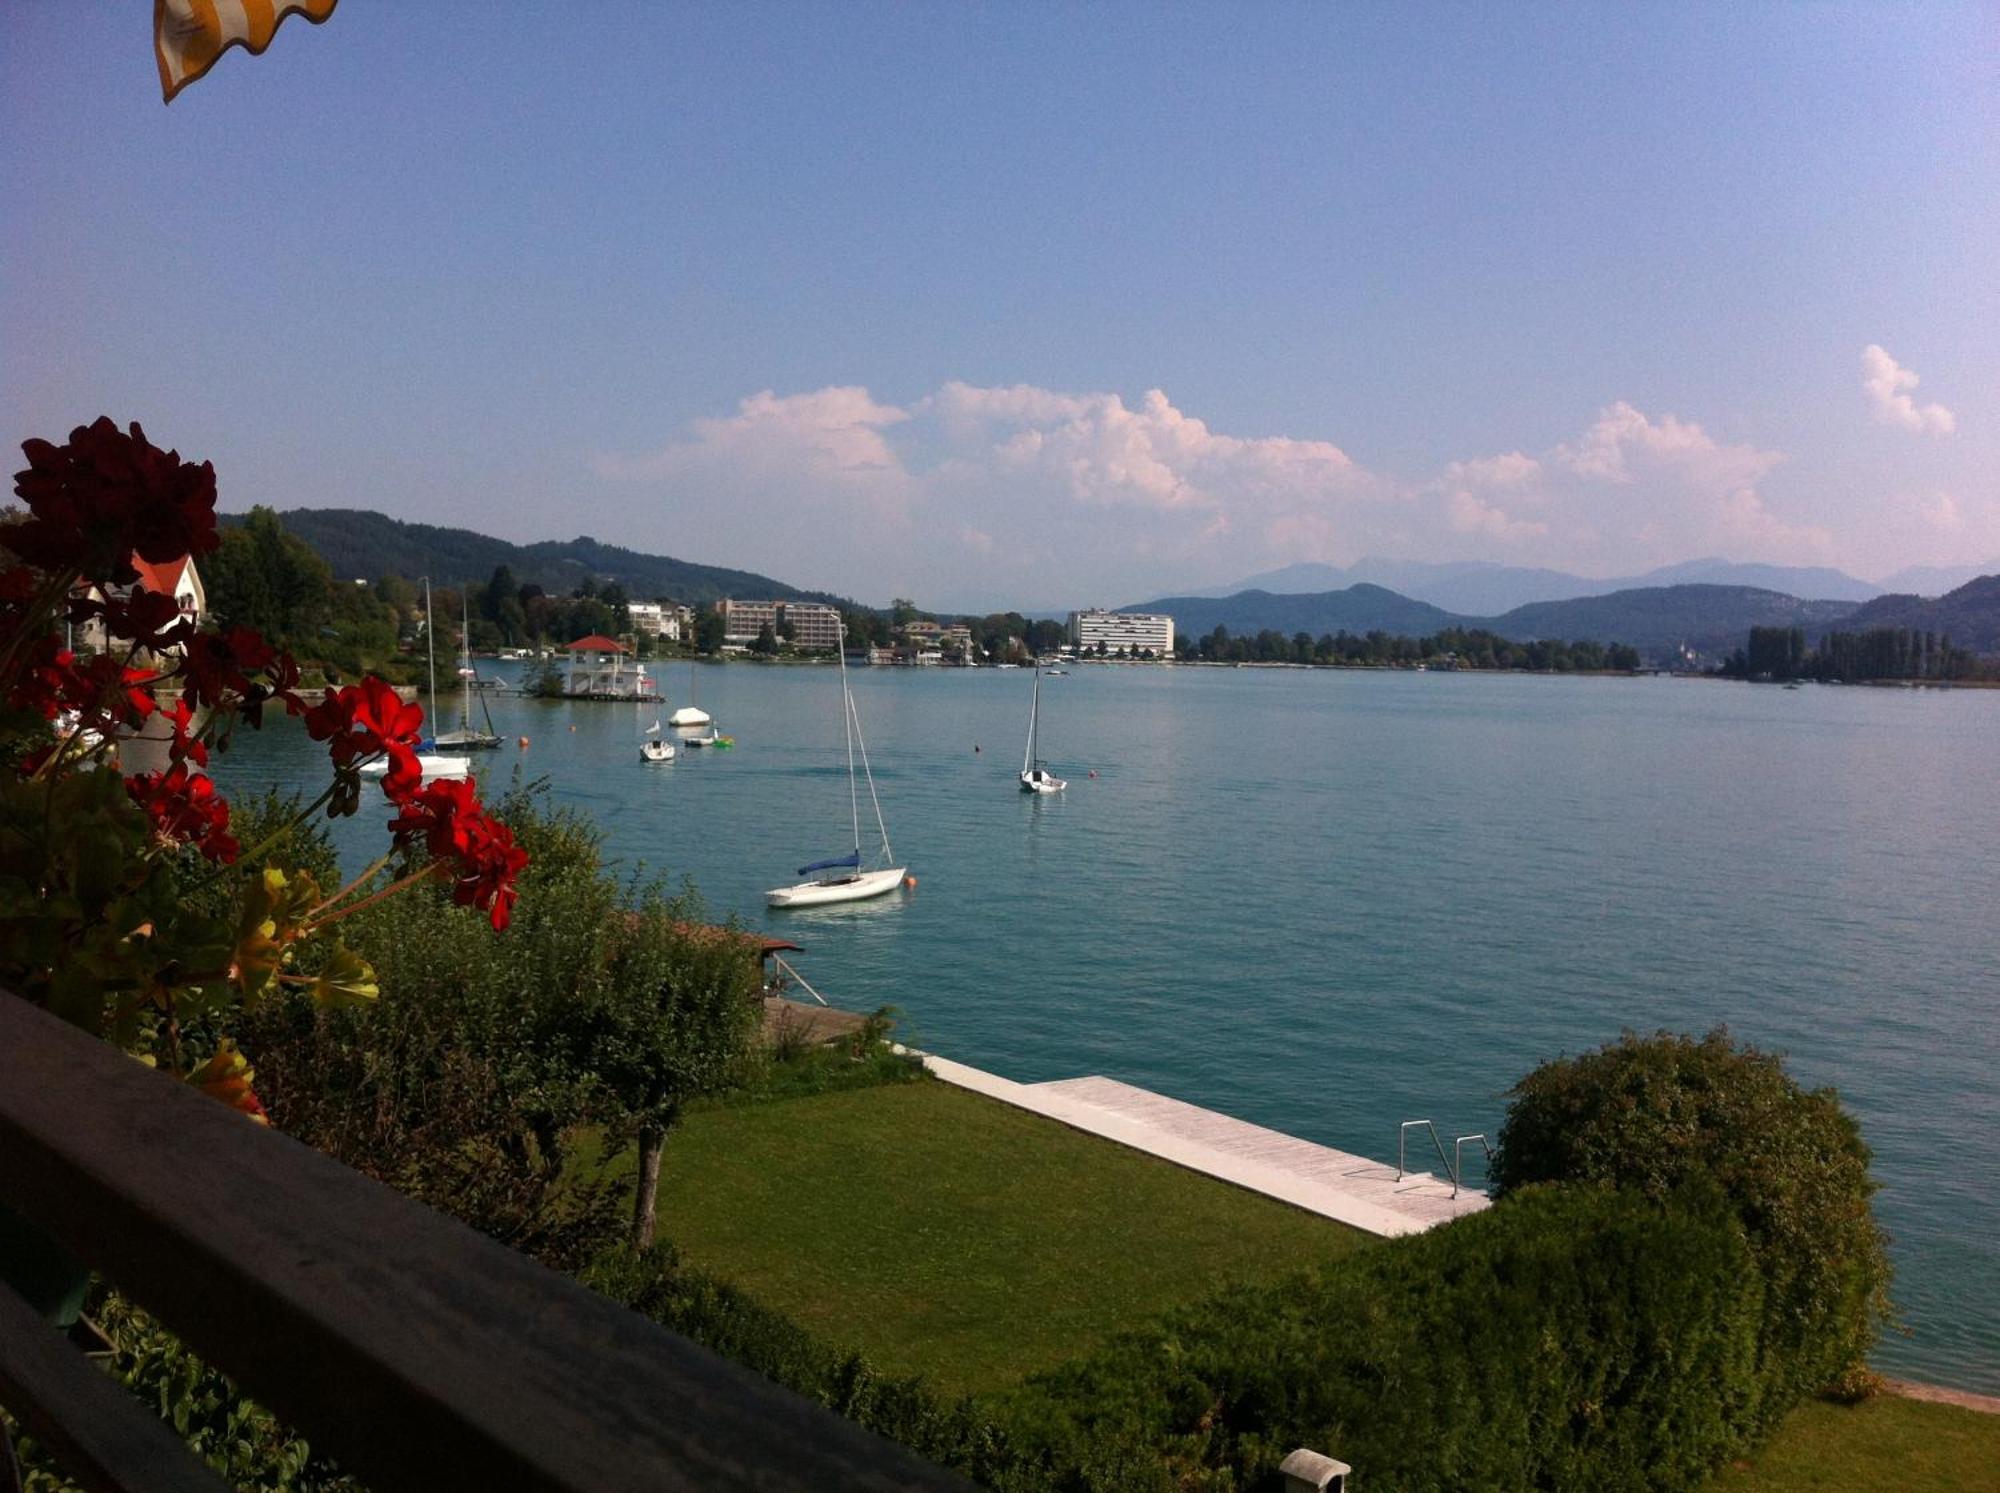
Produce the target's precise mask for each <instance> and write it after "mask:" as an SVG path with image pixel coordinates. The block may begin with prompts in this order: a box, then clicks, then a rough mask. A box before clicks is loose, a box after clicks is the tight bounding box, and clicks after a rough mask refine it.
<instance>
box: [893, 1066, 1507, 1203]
mask: <svg viewBox="0 0 2000 1493" xmlns="http://www.w3.org/2000/svg"><path fill="white" fill-rule="evenodd" d="M924 1066H925V1067H927V1068H929V1069H930V1071H931V1072H932V1073H933V1074H935V1075H936V1076H937V1077H939V1078H940V1079H942V1080H944V1081H945V1082H946V1083H949V1084H954V1085H956V1086H958V1087H959V1088H962V1089H970V1090H972V1091H973V1092H974V1093H978V1094H984V1095H986V1096H987V1097H988V1098H991V1099H997V1100H999V1101H1001V1102H1002V1103H1003V1104H1012V1105H1015V1106H1016V1107H1018V1108H1020V1109H1025V1110H1029V1111H1032V1112H1033V1113H1035V1114H1038V1115H1043V1116H1045V1117H1046V1118H1048V1119H1051V1120H1057V1121H1060V1122H1061V1123H1062V1124H1065V1125H1068V1126H1070V1127H1072V1128H1073V1129H1077V1130H1082V1131H1085V1132H1087V1133H1089V1134H1091V1135H1096V1136H1101V1137H1103V1138H1104V1139H1105V1140H1110V1141H1116V1142H1118V1143H1119V1144H1120V1145H1125V1146H1131V1147H1133V1148H1134V1149H1135V1150H1140V1151H1144V1152H1146V1153H1147V1154H1148V1155H1151V1156H1158V1157H1160V1158H1161V1159H1162V1160H1165V1161H1171V1162H1173V1163H1174V1164H1175V1165H1177V1166H1184V1167H1187V1168H1188V1169H1189V1170H1191V1171H1197V1172H1202V1173H1204V1174H1206V1175H1208V1176H1211V1177H1216V1178H1219V1179H1220V1180H1222V1181H1224V1182H1231V1183H1234V1184H1235V1185H1236V1186H1238V1187H1243V1188H1247V1189H1249V1190H1250V1191H1252V1192H1261V1193H1263V1194H1264V1195H1265V1196H1266V1197H1273V1198H1277V1199H1278V1200H1279V1201H1281V1202H1286V1203H1290V1204H1292V1205H1293V1206H1294V1207H1298V1208H1303V1209H1305V1210H1306V1211H1307V1212H1309V1213H1317V1214H1320V1215H1321V1216H1322V1217H1325V1218H1331V1219H1335V1220H1337V1221H1338V1222H1340V1223H1344V1224H1348V1225H1350V1226H1351V1227H1353V1228H1357V1229H1361V1230H1362V1231H1364V1232H1366V1233H1370V1234H1379V1235H1383V1236H1385V1237H1389V1236H1395V1235H1401V1234H1419V1233H1422V1232H1423V1231H1424V1230H1425V1229H1429V1228H1435V1227H1436V1226H1437V1225H1438V1224H1441V1223H1449V1222H1450V1221H1451V1220H1452V1219H1454V1218H1460V1217H1463V1216H1464V1215H1465V1214H1467V1213H1476V1212H1478V1211H1479V1210H1480V1209H1482V1208H1485V1207H1488V1206H1490V1200H1489V1199H1488V1198H1487V1196H1486V1194H1485V1192H1484V1191H1482V1190H1480V1189H1478V1188H1473V1187H1461V1188H1460V1189H1458V1196H1456V1197H1453V1196H1452V1185H1451V1179H1450V1178H1449V1177H1437V1176H1435V1175H1433V1174H1432V1173H1430V1172H1409V1173H1406V1174H1405V1175H1404V1176H1403V1177H1402V1178H1401V1179H1400V1180H1399V1179H1398V1178H1397V1176H1396V1168H1395V1167H1394V1166H1393V1165H1391V1164H1389V1163H1386V1162H1381V1161H1371V1160H1370V1159H1369V1158H1367V1157H1365V1156H1356V1155H1353V1154H1351V1153H1349V1152H1346V1151H1336V1150H1334V1149H1333V1148H1332V1147H1331V1146H1322V1145H1317V1144H1315V1143H1314V1142H1312V1141H1308V1140H1300V1139H1299V1138H1298V1137H1297V1136H1294V1135H1285V1134H1283V1133H1282V1132H1280V1131H1276V1130H1267V1129H1265V1128H1264V1127H1263V1126H1261V1125H1252V1124H1250V1123H1249V1122H1247V1121H1244V1120H1238V1119H1232V1118H1231V1117H1230V1116H1228V1115H1223V1114H1217V1113H1216V1112H1215V1111H1214V1110H1208V1109H1202V1108H1201V1107H1200V1106H1198V1105H1194V1104H1186V1103H1183V1102H1182V1101H1181V1100H1179V1099H1170V1098H1168V1097H1167V1096H1166V1095H1164V1094H1155V1093H1152V1092H1151V1091H1149V1090H1147V1089H1140V1088H1134V1087H1133V1086H1132V1085H1131V1084H1127V1083H1120V1082H1118V1081H1117V1080H1116V1079H1111V1078H1100V1077H1090V1078H1067V1079H1061V1080H1058V1081H1057V1082H1054V1083H1035V1084H1023V1083H1015V1082H1014V1081H1013V1080H1011V1079H1006V1078H1001V1077H999V1076H998V1075H997V1074H992V1073H985V1072H982V1071H981V1070H979V1069H977V1068H968V1067H967V1066H966V1065H965V1064H963V1063H954V1062H951V1061H949V1060H948V1059H945V1058H939V1057H931V1056H928V1055H926V1057H925V1058H924Z"/></svg>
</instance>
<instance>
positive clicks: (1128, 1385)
mask: <svg viewBox="0 0 2000 1493" xmlns="http://www.w3.org/2000/svg"><path fill="white" fill-rule="evenodd" d="M1761 1307H1762V1284H1761V1282H1760V1280H1759V1278H1758V1276H1757V1273H1756V1272H1755V1270H1754V1269H1752V1268H1750V1263H1749V1256H1748V1251H1747V1248H1746V1246H1745V1243H1744V1240H1743V1237H1742V1231H1741V1228H1740V1227H1739V1226H1738V1225H1737V1223H1736V1222H1735V1220H1734V1218H1733V1217H1732V1216H1731V1215H1730V1214H1729V1212H1728V1209H1727V1207H1726V1205H1724V1204H1723V1203H1722V1201H1721V1200H1720V1199H1719V1198H1718V1197H1717V1196H1715V1195H1714V1194H1713V1193H1712V1192H1709V1193H1706V1194H1703V1193H1700V1192H1691V1193H1689V1194H1685V1195H1682V1196H1678V1197H1676V1198H1674V1199H1672V1200H1671V1201H1670V1202H1669V1204H1668V1205H1667V1206H1664V1207H1662V1206H1661V1205H1659V1204H1655V1203H1653V1202H1650V1201H1648V1200H1647V1199H1645V1198H1642V1197H1640V1196H1638V1195H1637V1194H1635V1193H1621V1192H1614V1191H1610V1190H1596V1189H1572V1188H1547V1189H1530V1190H1528V1191H1526V1192H1524V1193H1522V1194H1521V1195H1520V1196H1519V1197H1518V1198H1516V1199H1515V1200H1514V1201H1513V1202H1511V1203H1510V1204H1509V1205H1507V1206H1506V1207H1501V1208H1494V1209H1491V1210H1489V1211H1487V1212H1484V1213H1481V1214H1476V1215H1474V1216H1472V1217H1469V1218H1465V1219H1462V1220H1460V1221H1458V1222H1456V1223H1454V1224H1452V1225H1450V1226H1449V1227H1448V1228H1443V1229H1438V1230H1435V1231H1433V1232H1431V1233H1428V1234H1424V1235H1422V1236H1419V1237H1417V1238H1414V1239H1409V1240H1404V1241H1400V1242H1398V1243H1395V1244H1388V1245H1382V1246H1379V1247H1376V1248H1373V1249H1367V1250H1362V1251H1360V1252H1359V1253H1357V1254H1353V1255H1348V1256H1345V1257H1343V1258H1341V1259H1340V1260H1337V1261H1334V1262H1332V1263H1330V1264H1328V1265H1326V1266H1324V1267H1322V1268H1320V1269H1319V1270H1317V1271H1315V1272H1313V1273H1310V1274H1305V1275H1300V1276H1296V1277H1294V1278H1292V1279H1290V1280H1288V1281H1284V1282H1280V1283H1277V1284H1274V1285H1269V1286H1261V1287H1254V1288H1238V1289H1233V1290H1229V1291H1226V1292H1224V1293H1222V1294H1221V1295H1218V1296H1216V1297H1214V1298H1212V1299H1210V1300H1209V1301H1206V1302H1203V1303H1201V1304H1199V1305H1196V1306H1193V1307H1189V1308H1185V1309H1182V1310H1180V1311H1176V1312H1173V1313H1171V1314H1169V1315H1168V1316H1166V1317H1165V1318H1163V1319H1162V1320H1161V1321H1160V1322H1158V1323H1157V1324H1155V1325H1153V1326H1150V1327H1148V1328H1146V1329H1144V1330H1142V1331H1138V1332H1134V1333H1129V1334H1126V1335H1123V1336H1121V1337H1120V1338H1118V1339H1116V1340H1114V1341H1113V1342H1112V1343H1111V1344H1109V1345H1107V1346H1106V1347H1105V1348H1103V1349H1102V1350H1100V1351H1098V1352H1096V1353H1093V1354H1091V1355H1088V1356H1087V1357H1085V1358H1083V1359H1081V1360H1079V1361H1078V1362H1076V1363H1074V1364H1070V1365H1067V1366H1064V1367H1062V1368H1059V1369H1056V1370H1053V1371H1051V1372H1049V1373H1046V1374H1042V1375H1039V1376H1037V1377H1035V1378H1034V1379H1031V1380H1030V1381H1029V1382H1028V1383H1027V1384H1026V1385H1025V1386H1023V1387H1022V1388H1021V1389H1019V1390H1017V1391H1015V1392H1014V1393H1013V1394H1012V1395H1011V1396H1010V1397H1009V1399H1008V1401H1006V1402H1005V1403H1004V1404H1003V1406H1002V1407H1001V1414H1002V1419H1003V1421H1005V1422H1006V1423H1009V1424H1011V1425H1012V1426H1013V1427H1014V1429H1015V1432H1016V1436H1017V1438H1019V1439H1020V1440H1021V1441H1022V1442H1023V1443H1024V1446H1023V1449H1022V1451H1021V1453H1019V1455H1022V1456H1027V1455H1029V1454H1033V1453H1038V1454H1039V1455H1040V1456H1041V1457H1042V1458H1043V1459H1044V1460H1045V1461H1046V1464H1047V1465H1049V1466H1051V1467H1053V1468H1057V1469H1060V1471H1059V1475H1058V1476H1057V1478H1056V1484H1055V1485H1056V1486H1059V1487H1062V1488H1065V1489H1076V1490H1103V1493H1111V1490H1113V1489H1116V1490H1120V1493H1126V1490H1144V1489H1157V1490H1162V1493H1164V1490H1169V1489H1172V1490H1191V1489H1203V1490H1225V1489H1239V1488H1240V1489H1249V1488H1263V1487H1268V1486H1271V1484H1272V1483H1273V1481H1274V1479H1275V1470H1276V1467H1277V1465H1278V1463H1279V1461H1280V1460H1282V1458H1283V1457H1284V1456H1285V1454H1286V1453H1287V1452H1288V1451H1290V1450H1291V1449H1292V1448H1293V1447H1297V1446H1310V1447H1314V1448H1317V1449H1318V1450H1321V1451H1324V1452H1327V1453H1328V1454H1330V1455H1333V1456H1337V1457H1339V1458H1341V1459H1342V1460H1344V1461H1347V1462H1350V1463H1352V1464H1353V1465H1354V1467H1355V1468H1356V1469H1357V1475H1359V1476H1364V1477H1365V1478H1366V1481H1367V1485H1368V1487H1369V1488H1370V1489H1371V1490H1381V1493H1388V1490H1393V1489H1439V1488H1487V1487H1490V1488H1544V1489H1559V1490H1566V1489H1575V1490H1586V1489H1589V1490H1595V1489H1602V1488H1662V1489H1664V1488H1686V1487H1692V1486H1695V1485H1697V1484H1698V1483H1699V1482H1700V1481H1701V1480H1702V1479H1703V1478H1705V1477H1706V1475H1707V1474H1708V1472H1709V1471H1710V1470H1711V1469H1712V1468H1714V1467H1715V1466H1716V1465H1717V1463H1719V1462H1720V1461H1722V1460H1723V1459H1724V1458H1725V1457H1727V1456H1729V1455H1730V1454H1731V1453H1732V1452H1734V1451H1736V1450H1737V1449H1739V1448H1740V1447H1742V1446H1743V1445H1744V1444H1745V1443H1746V1441H1747V1439H1748V1437H1749V1434H1750V1432H1751V1429H1752V1425H1753V1422H1754V1411H1755V1402H1756V1394H1755V1372H1756V1329H1757V1319H1758V1315H1759V1312H1760V1310H1761Z"/></svg>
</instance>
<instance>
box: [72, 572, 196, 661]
mask: <svg viewBox="0 0 2000 1493" xmlns="http://www.w3.org/2000/svg"><path fill="white" fill-rule="evenodd" d="M132 568H133V569H134V570H136V571H138V572H139V578H138V579H137V580H136V581H134V582H133V583H132V584H131V585H130V586H114V587H112V590H113V592H115V593H116V594H117V595H119V596H121V597H123V596H129V595H131V594H132V593H134V592H138V591H151V592H154V593H155V594H157V595H160V596H171V597H173V599H174V601H175V602H176V603H177V604H178V605H179V607H180V610H181V620H182V621H185V622H192V623H194V624H195V626H197V627H199V626H200V625H201V621H202V618H203V617H204V616H205V615H207V611H208V588H207V587H206V586H204V585H202V583H201V575H200V573H199V572H198V571H197V570H196V569H195V568H194V558H193V557H192V556H190V555H183V556H181V558H180V559H178V560H169V561H167V562H166V563H164V564H158V565H156V564H154V563H153V562H152V561H150V560H142V559H141V558H140V557H139V556H137V555H134V556H133V557H132ZM88 594H89V595H91V596H93V597H95V598H97V599H98V600H102V599H103V593H102V592H100V591H98V590H97V589H96V588H95V587H92V588H91V589H90V591H89V593H88ZM117 641H121V640H118V639H107V638H106V637H105V636H104V620H103V619H102V618H101V617H92V618H91V619H90V620H89V621H87V622H85V623H84V624H83V625H82V626H80V627H78V628H77V630H76V644H77V646H78V647H80V648H82V649H83V650H84V651H85V652H86V653H103V652H104V651H106V649H108V648H109V647H111V646H112V644H113V643H115V642H117ZM175 651H176V652H183V651H185V650H183V649H176V650H175Z"/></svg>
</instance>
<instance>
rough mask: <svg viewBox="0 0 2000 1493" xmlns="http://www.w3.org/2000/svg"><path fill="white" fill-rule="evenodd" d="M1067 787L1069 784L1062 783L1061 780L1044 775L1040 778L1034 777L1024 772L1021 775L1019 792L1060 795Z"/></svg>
mask: <svg viewBox="0 0 2000 1493" xmlns="http://www.w3.org/2000/svg"><path fill="white" fill-rule="evenodd" d="M1068 786H1069V784H1068V783H1067V782H1065V781H1063V779H1061V778H1052V777H1049V776H1047V775H1046V774H1044V775H1043V776H1041V777H1036V776H1034V775H1033V774H1032V773H1025V772H1024V773H1022V774H1021V791H1022V792H1023V793H1060V792H1062V791H1063V789H1065V788H1067V787H1068Z"/></svg>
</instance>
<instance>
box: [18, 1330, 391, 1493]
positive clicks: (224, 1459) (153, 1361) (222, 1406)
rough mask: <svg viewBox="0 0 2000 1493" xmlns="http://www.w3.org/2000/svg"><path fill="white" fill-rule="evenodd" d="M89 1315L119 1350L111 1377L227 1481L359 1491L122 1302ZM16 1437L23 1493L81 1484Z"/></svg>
mask: <svg viewBox="0 0 2000 1493" xmlns="http://www.w3.org/2000/svg"><path fill="white" fill-rule="evenodd" d="M91 1315H92V1320H94V1321H95V1322H96V1324H97V1325H98V1327H99V1328H100V1329H101V1330H102V1331H103V1333H104V1335H105V1337H106V1338H107V1339H108V1340H109V1341H110V1343H111V1345H112V1347H113V1350H114V1352H113V1354H112V1357H111V1359H110V1361H109V1362H108V1363H107V1364H106V1368H107V1370H108V1371H109V1372H110V1374H111V1376H112V1377H113V1378H115V1379H117V1380H118V1381H119V1382H120V1383H121V1384H123V1385H125V1387H126V1388H127V1389H129V1390H131V1391H132V1393H133V1394H134V1395H135V1396H136V1397H137V1398H138V1399H139V1400H140V1401H142V1402H143V1403H145V1404H146V1405H147V1406H149V1407H150V1408H151V1409H153V1410H154V1411H155V1412H156V1413H157V1414H158V1415H159V1417H160V1419H162V1420H163V1421H165V1422H166V1423H167V1424H168V1425H170V1426H172V1427H173V1429H174V1431H175V1433H176V1434H178V1435H179V1436H180V1438H181V1439H182V1440H183V1441H185V1442H187V1444H188V1446H189V1448H190V1449H191V1450H192V1451H193V1452H194V1453H195V1455H196V1456H198V1457H200V1458H201V1459H202V1460H203V1461H205V1462H207V1463H208V1465H209V1466H210V1467H212V1468H214V1469H215V1471H216V1472H217V1473H218V1474H219V1475H220V1476H221V1477H222V1478H223V1479H224V1480H225V1481H227V1482H228V1483H230V1484H232V1485H233V1486H236V1487H239V1488H258V1489H271V1490H284V1493H360V1485H359V1484H357V1483H356V1482H354V1480H353V1479H351V1478H347V1477H343V1476H341V1474H340V1472H339V1470H338V1469H337V1468H335V1467H334V1466H333V1464H332V1463H330V1462H328V1461H327V1460H326V1459H325V1458H323V1457H315V1456H314V1455H313V1453H312V1448H311V1447H310V1446H308V1445H307V1444H306V1442H305V1441H303V1440H302V1439H300V1438H299V1437H298V1436H295V1435H293V1434H292V1433H291V1432H290V1431H289V1430H287V1429H286V1428H285V1427H284V1426H283V1425H281V1424H280V1423H279V1422H278V1421H277V1419H276V1418H275V1417H273V1416H272V1415H271V1413H270V1412H269V1411H267V1410H265V1409H264V1408H263V1407H262V1406H260V1405H258V1404H257V1403H256V1402H255V1401H253V1400H250V1399H248V1398H246V1397H244V1396H243V1394H242V1393H241V1392H240V1391H239V1390H238V1389H237V1388H236V1386H235V1384H234V1383H232V1382H231V1381H230V1379H229V1378H228V1377H227V1376H225V1375H224V1374H222V1373H220V1372H219V1371H217V1370H215V1369H212V1368H210V1367H209V1366H208V1365H207V1364H206V1363H204V1362H203V1361H202V1360H201V1359H199V1358H198V1357H196V1356H195V1355H194V1354H193V1353H192V1352H190V1351H189V1350H188V1349H187V1348H186V1347H185V1346H184V1345H183V1344H182V1343H181V1341H180V1339H179V1338H177V1337H175V1336H174V1335H173V1334H172V1333H170V1332H168V1331H167V1330H166V1329H165V1328H163V1327H161V1326H160V1325H159V1323H157V1322H155V1321H154V1320H153V1319H152V1318H151V1317H150V1316H148V1315H147V1314H146V1313H145V1312H143V1311H141V1310H140V1309H139V1308H138V1307H136V1306H134V1305H133V1304H132V1303H131V1302H129V1301H127V1300H126V1299H125V1298H124V1297H122V1296H119V1295H118V1294H116V1293H115V1292H112V1293H108V1294H105V1295H104V1296H102V1297H101V1298H100V1299H99V1300H97V1302H96V1303H95V1305H94V1307H93V1309H92V1314H91ZM5 1419H6V1416H5V1414H4V1412H0V1421H4V1420H5ZM15 1436H16V1441H15V1446H16V1449H17V1451H18V1452H19V1454H20V1460H21V1472H22V1489H23V1493H73V1490H75V1489H76V1487H77V1484H75V1483H74V1482H72V1481H70V1479H69V1478H68V1477H66V1476H64V1474H63V1472H62V1470H61V1469H60V1468H59V1467H58V1466H57V1464H56V1463H55V1462H54V1460H53V1459H51V1458H50V1456H49V1455H48V1453H47V1452H46V1451H45V1450H44V1449H43V1448H42V1447H41V1446H40V1445H39V1444H37V1443H36V1442H35V1441H33V1440H32V1439H31V1438H27V1437H23V1436H21V1435H20V1434H19V1432H18V1430H16V1432H15Z"/></svg>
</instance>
